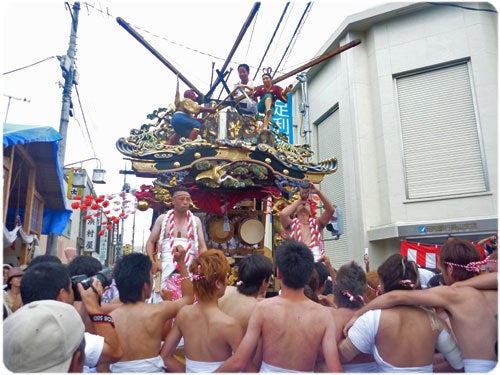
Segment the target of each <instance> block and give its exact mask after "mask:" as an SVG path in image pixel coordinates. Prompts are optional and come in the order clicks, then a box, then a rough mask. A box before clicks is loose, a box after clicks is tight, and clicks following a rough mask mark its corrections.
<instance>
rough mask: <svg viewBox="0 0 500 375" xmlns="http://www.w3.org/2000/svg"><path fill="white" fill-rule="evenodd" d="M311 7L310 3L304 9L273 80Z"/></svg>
mask: <svg viewBox="0 0 500 375" xmlns="http://www.w3.org/2000/svg"><path fill="white" fill-rule="evenodd" d="M310 7H311V2H308V3H307V5H306V8H305V9H304V12H303V13H302V16H301V17H300V20H299V23H298V24H297V27H296V28H295V31H294V32H293V35H292V38H291V39H290V43H288V46H287V47H286V49H285V52H284V53H283V56H282V57H281V60H280V62H279V63H278V65H277V66H276V69H275V70H274V72H273V76H272V78H274V76H275V75H276V72H277V71H278V69H279V66H280V65H281V62H282V61H283V59H284V58H285V55H286V54H287V52H288V49H289V47H290V45H291V44H292V42H293V40H294V38H295V36H296V35H298V31H299V29H300V28H301V26H302V23H303V21H304V20H305V17H306V15H307V13H308V11H309V8H310Z"/></svg>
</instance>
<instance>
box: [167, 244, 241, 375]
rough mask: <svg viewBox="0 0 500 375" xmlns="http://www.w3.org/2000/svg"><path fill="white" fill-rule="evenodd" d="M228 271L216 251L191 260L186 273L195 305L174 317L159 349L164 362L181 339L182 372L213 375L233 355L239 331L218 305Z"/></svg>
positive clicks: (208, 251)
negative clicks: (209, 374)
mask: <svg viewBox="0 0 500 375" xmlns="http://www.w3.org/2000/svg"><path fill="white" fill-rule="evenodd" d="M228 270H229V264H228V262H227V259H226V257H225V256H224V254H223V253H222V251H220V250H216V249H210V250H207V251H205V252H203V253H201V254H200V255H199V256H198V257H197V258H195V259H193V261H192V263H191V265H190V266H189V271H190V273H191V276H190V277H191V279H192V282H193V289H194V294H195V296H196V297H197V298H198V302H197V303H195V304H194V305H190V306H185V307H183V308H182V309H181V310H180V311H179V313H178V314H177V316H176V318H175V321H174V325H173V327H172V329H171V330H170V332H169V334H168V336H167V338H166V339H165V342H164V345H163V347H162V349H161V353H160V354H161V356H162V357H163V358H164V360H166V359H167V358H169V357H170V356H172V355H173V353H174V351H175V349H176V347H177V345H178V344H179V341H180V340H181V338H183V339H184V349H185V352H186V372H213V371H215V370H216V369H217V368H218V367H219V366H220V365H221V364H222V363H223V362H224V361H225V360H226V359H227V358H229V357H230V356H231V355H232V353H233V352H235V351H236V349H237V348H238V345H239V344H240V341H241V339H242V338H243V328H242V327H241V325H240V323H239V322H238V321H237V320H236V319H234V318H232V317H230V316H229V315H227V314H225V313H224V312H222V310H221V309H220V308H219V305H218V299H219V298H220V297H222V296H223V295H224V292H225V290H226V286H227V282H228V280H227V272H228Z"/></svg>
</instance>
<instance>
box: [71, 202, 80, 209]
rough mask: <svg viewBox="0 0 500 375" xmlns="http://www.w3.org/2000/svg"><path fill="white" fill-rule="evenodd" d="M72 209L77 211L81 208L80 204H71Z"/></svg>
mask: <svg viewBox="0 0 500 375" xmlns="http://www.w3.org/2000/svg"><path fill="white" fill-rule="evenodd" d="M71 208H72V209H73V210H76V209H78V208H80V202H73V203H71Z"/></svg>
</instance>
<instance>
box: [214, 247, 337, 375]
mask: <svg viewBox="0 0 500 375" xmlns="http://www.w3.org/2000/svg"><path fill="white" fill-rule="evenodd" d="M276 266H277V274H278V279H279V280H280V281H281V294H280V295H279V296H276V297H273V298H267V299H265V300H262V301H260V302H259V303H258V304H257V305H256V306H255V308H254V310H253V312H252V316H251V317H250V321H249V323H248V328H247V331H246V333H245V336H244V338H243V340H242V341H241V343H240V346H239V347H238V350H237V351H236V353H235V354H234V355H233V356H232V357H230V358H229V359H227V360H226V361H225V362H224V364H223V365H222V366H221V367H219V368H218V369H217V371H218V372H237V371H241V370H242V369H243V368H245V366H246V365H247V363H248V361H250V360H251V359H252V358H253V356H254V354H255V351H256V348H257V346H258V343H259V339H260V338H262V365H261V368H260V372H289V371H290V370H293V371H308V372H312V371H313V370H314V364H315V362H316V359H317V357H318V355H319V354H320V353H325V360H326V365H327V368H328V371H329V372H342V366H341V365H340V361H339V355H338V350H337V343H336V340H335V334H336V325H335V321H334V319H333V315H332V313H331V312H330V310H329V309H328V308H327V307H324V306H322V305H320V304H318V303H315V302H313V301H311V300H310V299H309V298H307V297H306V296H305V295H304V286H305V285H306V284H307V282H308V281H309V278H310V277H311V274H312V271H313V267H314V259H313V256H312V254H311V252H310V251H309V250H308V248H307V246H305V245H304V244H302V243H299V242H297V241H285V242H283V243H282V244H281V245H280V246H279V247H278V248H277V250H276Z"/></svg>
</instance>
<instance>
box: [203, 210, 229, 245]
mask: <svg viewBox="0 0 500 375" xmlns="http://www.w3.org/2000/svg"><path fill="white" fill-rule="evenodd" d="M208 235H209V236H210V239H211V240H212V241H214V242H217V243H226V242H228V241H229V240H230V239H231V238H232V237H233V235H234V225H233V223H231V222H229V232H224V217H222V216H220V217H217V218H214V219H212V220H210V223H209V228H208Z"/></svg>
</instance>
